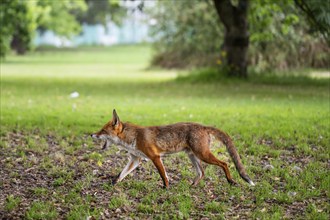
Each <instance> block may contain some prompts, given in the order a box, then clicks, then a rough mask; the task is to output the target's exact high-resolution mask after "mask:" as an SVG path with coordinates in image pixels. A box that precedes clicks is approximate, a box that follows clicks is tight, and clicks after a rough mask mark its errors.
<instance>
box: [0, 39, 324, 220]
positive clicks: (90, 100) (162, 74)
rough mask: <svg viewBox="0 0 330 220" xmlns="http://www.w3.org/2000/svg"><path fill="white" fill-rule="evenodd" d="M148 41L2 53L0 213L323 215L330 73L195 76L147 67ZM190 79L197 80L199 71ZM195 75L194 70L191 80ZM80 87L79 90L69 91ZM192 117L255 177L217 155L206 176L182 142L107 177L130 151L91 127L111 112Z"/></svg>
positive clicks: (157, 120)
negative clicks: (165, 181)
mask: <svg viewBox="0 0 330 220" xmlns="http://www.w3.org/2000/svg"><path fill="white" fill-rule="evenodd" d="M151 55H152V51H151V50H150V48H149V47H148V46H146V45H138V46H116V47H111V48H106V49H105V48H88V47H86V48H79V49H70V50H69V49H67V50H52V51H48V50H41V51H37V52H35V53H32V54H29V55H27V56H22V57H20V56H14V55H11V56H9V57H7V59H6V61H3V62H2V63H1V141H0V167H1V170H0V189H1V193H0V217H2V218H27V219H59V218H60V219H62V218H65V219H86V218H87V217H90V218H95V219H100V218H101V219H109V218H125V219H127V218H132V219H136V218H142V219H146V218H155V219H186V218H193V219H201V218H205V219H206V218H209V219H257V218H258V219H283V218H284V219H329V189H330V187H329V182H330V175H329V168H330V158H329V154H330V149H329V147H330V144H329V143H330V109H329V108H330V107H329V106H330V101H329V100H330V97H329V96H330V95H329V88H330V85H329V78H326V79H312V78H308V77H291V76H290V77H279V76H275V77H267V76H257V75H254V76H253V77H254V78H253V77H252V78H251V79H250V80H248V81H241V80H228V79H224V80H216V81H212V80H206V81H203V80H200V75H198V74H197V75H196V74H195V75H194V76H191V77H186V76H181V77H180V78H179V79H176V76H177V74H179V75H181V74H182V73H177V71H175V70H161V69H155V68H148V62H149V60H150V58H151ZM196 79H197V80H196ZM200 81H201V82H200ZM74 92H78V93H79V97H76V98H71V97H70V94H72V93H74ZM114 108H115V109H116V110H117V113H118V114H119V117H120V118H121V120H122V121H130V122H132V123H136V124H140V125H160V124H168V123H174V122H179V121H192V122H198V123H203V124H207V125H212V126H216V127H218V128H221V129H222V130H224V131H226V132H227V133H229V134H230V135H231V136H232V138H233V140H234V143H235V145H236V147H237V150H238V152H239V154H240V155H241V157H242V161H243V164H244V165H245V167H246V170H247V172H248V174H249V175H250V177H251V178H252V179H253V181H254V182H255V183H256V186H254V187H251V186H249V185H248V184H247V183H246V182H244V181H243V180H242V179H240V178H239V175H238V173H237V171H236V170H235V167H234V165H233V163H232V162H231V161H230V159H229V157H228V154H227V153H226V152H225V148H224V147H223V146H222V147H219V146H216V145H215V146H212V151H213V153H214V154H216V155H217V156H218V158H220V159H222V160H225V161H228V163H229V165H230V170H231V173H232V175H233V176H234V179H235V180H236V181H238V182H239V185H238V186H230V185H229V184H228V183H227V181H226V179H225V177H224V173H223V172H222V170H221V169H219V168H218V167H214V166H211V165H206V164H203V167H204V168H205V173H206V175H205V178H204V179H203V180H202V181H201V182H200V184H199V185H198V186H196V187H191V183H192V180H193V178H194V176H195V171H194V169H193V167H192V165H191V164H190V161H189V159H188V157H187V156H186V155H185V154H184V153H179V154H174V155H170V156H167V157H165V158H164V165H165V167H166V168H167V172H168V175H169V178H170V188H169V189H168V190H164V189H162V188H161V186H162V181H161V179H160V177H159V174H158V172H157V171H156V168H155V167H154V166H153V164H152V163H151V162H150V161H147V162H146V161H144V162H142V164H141V165H140V166H139V168H138V169H137V170H135V171H134V172H133V173H132V174H130V175H129V176H127V177H126V178H125V179H124V180H123V181H122V182H120V183H118V184H117V185H115V186H113V185H112V184H111V179H112V178H113V176H115V175H117V174H118V173H119V172H120V171H121V170H122V169H123V167H124V166H125V165H126V163H127V160H128V159H127V157H126V153H125V152H123V151H119V150H118V149H117V148H116V147H115V146H112V147H110V148H109V149H107V150H102V149H101V145H102V143H101V142H98V141H93V140H91V138H90V137H89V134H91V133H92V132H95V131H97V130H99V129H100V128H101V126H102V125H103V124H105V123H106V122H107V121H108V120H110V119H111V113H112V110H113V109H114Z"/></svg>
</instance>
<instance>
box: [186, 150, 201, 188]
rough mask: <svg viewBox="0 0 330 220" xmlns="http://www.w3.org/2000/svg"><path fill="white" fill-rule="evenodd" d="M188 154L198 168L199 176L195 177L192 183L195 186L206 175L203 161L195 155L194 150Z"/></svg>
mask: <svg viewBox="0 0 330 220" xmlns="http://www.w3.org/2000/svg"><path fill="white" fill-rule="evenodd" d="M187 154H188V157H189V159H190V161H191V162H192V164H193V165H194V167H195V169H196V173H197V176H196V177H195V179H194V182H193V184H192V185H193V186H196V185H197V184H198V183H199V181H200V180H201V179H202V178H203V177H204V170H203V167H202V165H201V161H200V160H199V159H198V157H196V156H195V154H194V153H193V152H189V153H187Z"/></svg>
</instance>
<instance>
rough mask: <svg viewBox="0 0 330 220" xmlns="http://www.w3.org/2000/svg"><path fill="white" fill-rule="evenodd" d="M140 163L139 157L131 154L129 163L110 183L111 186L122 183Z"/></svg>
mask: <svg viewBox="0 0 330 220" xmlns="http://www.w3.org/2000/svg"><path fill="white" fill-rule="evenodd" d="M140 161H141V158H140V157H137V156H134V155H132V154H131V155H130V160H129V162H128V163H127V165H126V166H125V168H124V169H123V171H121V172H120V173H119V174H118V176H117V178H116V179H115V180H114V181H113V182H112V184H116V183H118V182H120V181H122V180H123V179H124V178H125V177H126V176H127V175H128V174H130V173H131V172H132V171H133V170H135V169H136V168H137V166H138V165H139V164H140Z"/></svg>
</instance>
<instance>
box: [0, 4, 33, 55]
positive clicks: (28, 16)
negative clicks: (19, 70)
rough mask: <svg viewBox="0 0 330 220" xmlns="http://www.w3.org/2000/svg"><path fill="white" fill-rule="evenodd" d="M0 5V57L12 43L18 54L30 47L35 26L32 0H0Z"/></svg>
mask: <svg viewBox="0 0 330 220" xmlns="http://www.w3.org/2000/svg"><path fill="white" fill-rule="evenodd" d="M0 3H1V5H0V35H1V36H0V57H4V56H5V54H6V53H7V52H8V51H9V50H10V45H11V43H12V42H13V43H14V49H16V51H17V52H18V53H20V54H22V53H24V52H25V51H26V50H28V49H29V48H30V46H31V45H30V43H31V39H32V37H33V34H34V30H35V28H36V16H35V14H34V13H33V10H32V9H33V5H34V3H33V2H32V1H22V0H1V2H0Z"/></svg>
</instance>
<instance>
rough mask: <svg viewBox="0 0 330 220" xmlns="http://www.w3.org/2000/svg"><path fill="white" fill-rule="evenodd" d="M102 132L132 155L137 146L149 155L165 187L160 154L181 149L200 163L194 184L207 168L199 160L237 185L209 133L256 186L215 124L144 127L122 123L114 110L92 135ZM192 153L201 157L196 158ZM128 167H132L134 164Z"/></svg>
mask: <svg viewBox="0 0 330 220" xmlns="http://www.w3.org/2000/svg"><path fill="white" fill-rule="evenodd" d="M102 135H105V136H106V138H107V139H109V140H110V141H114V142H116V141H117V142H118V143H117V144H118V145H123V146H126V147H128V148H127V149H133V150H132V151H131V154H134V152H135V151H134V149H135V150H136V151H137V152H138V151H140V152H142V153H143V154H144V155H145V156H146V157H148V158H149V159H151V160H152V162H153V163H154V165H155V166H156V168H157V170H158V172H159V174H160V176H161V178H162V180H163V183H164V187H168V186H169V183H168V179H167V176H166V171H165V168H164V166H163V163H162V161H161V156H162V155H163V154H168V153H175V152H179V151H185V152H187V153H188V154H191V155H192V156H191V157H192V158H191V159H192V162H195V163H196V165H195V166H197V168H196V169H197V172H198V171H199V176H198V177H196V179H195V181H194V183H193V184H194V185H196V184H197V183H198V182H199V181H200V179H201V178H203V176H204V171H203V169H202V168H201V166H200V161H199V160H198V159H200V160H202V161H204V162H205V163H208V164H213V165H217V166H219V167H221V168H222V169H223V171H224V172H225V175H226V178H227V180H228V182H229V183H231V184H234V183H235V181H234V180H233V179H232V177H231V175H230V171H229V169H228V166H227V164H226V163H225V162H223V161H220V160H218V159H217V158H216V157H215V156H214V155H213V154H212V153H211V151H210V147H209V146H210V142H211V137H210V135H213V136H214V137H215V138H217V139H219V140H220V141H222V142H223V143H224V144H225V145H226V147H227V150H228V152H229V154H230V156H231V157H232V158H233V160H234V163H235V165H236V168H237V170H238V172H239V173H240V175H241V177H242V178H243V179H244V180H246V181H247V182H249V183H250V184H252V185H254V184H253V182H252V181H251V180H250V178H249V177H248V176H247V174H246V172H245V169H244V167H243V165H242V163H241V160H240V157H239V155H238V153H237V151H236V149H235V147H234V145H233V143H232V140H231V139H230V137H229V136H228V135H227V134H226V133H224V132H222V131H220V130H218V129H216V128H213V127H209V126H204V125H201V124H197V123H177V124H171V125H166V126H149V127H143V126H138V125H134V124H131V123H122V122H121V121H120V120H119V117H118V115H117V113H116V112H115V110H114V113H113V119H112V120H111V121H110V122H108V123H107V124H106V125H104V126H103V128H102V129H101V130H100V131H99V132H97V133H96V134H94V136H93V137H101V136H102ZM130 147H132V148H130ZM134 147H135V148H134ZM193 155H195V156H196V158H198V159H196V158H194V156H193ZM196 160H197V161H196ZM129 166H130V167H131V166H132V164H130V165H129ZM129 170H130V169H129ZM129 172H130V171H129ZM125 175H127V174H125ZM125 175H123V176H125Z"/></svg>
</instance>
